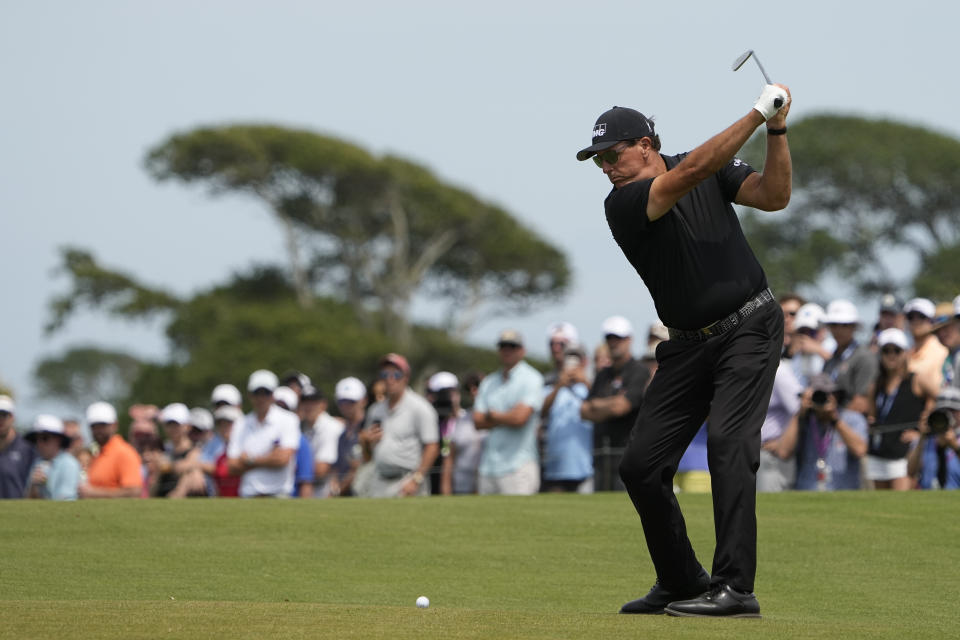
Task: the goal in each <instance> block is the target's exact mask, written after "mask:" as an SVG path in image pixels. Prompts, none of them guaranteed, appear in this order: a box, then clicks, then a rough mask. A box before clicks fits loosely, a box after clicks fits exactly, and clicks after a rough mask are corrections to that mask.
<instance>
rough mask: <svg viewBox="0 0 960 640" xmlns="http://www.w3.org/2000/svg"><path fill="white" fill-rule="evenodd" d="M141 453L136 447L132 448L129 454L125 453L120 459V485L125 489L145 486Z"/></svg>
mask: <svg viewBox="0 0 960 640" xmlns="http://www.w3.org/2000/svg"><path fill="white" fill-rule="evenodd" d="M141 464H142V463H141V461H140V454H139V453H137V452H136V450H135V449H132V448H131V449H130V453H129V455H124V456H123V457H121V458H120V459H119V460H118V466H119V467H120V469H119V471H120V486H121V487H123V488H124V489H131V488H133V487H136V488H138V489H139V488H140V487H142V486H143V473H142V469H141Z"/></svg>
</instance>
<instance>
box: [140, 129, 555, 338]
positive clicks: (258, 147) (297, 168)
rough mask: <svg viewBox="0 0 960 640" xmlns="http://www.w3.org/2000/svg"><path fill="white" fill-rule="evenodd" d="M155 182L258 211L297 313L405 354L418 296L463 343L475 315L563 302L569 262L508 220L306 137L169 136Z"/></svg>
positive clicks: (158, 156) (450, 189) (428, 179)
mask: <svg viewBox="0 0 960 640" xmlns="http://www.w3.org/2000/svg"><path fill="white" fill-rule="evenodd" d="M146 166H147V170H148V171H149V172H150V174H151V175H153V176H154V177H155V178H156V179H158V180H174V179H175V180H179V181H182V182H185V183H200V184H204V185H206V186H207V187H208V188H209V190H210V193H212V194H221V193H224V192H237V193H242V194H247V195H249V196H251V197H253V198H255V199H257V200H259V201H260V202H262V203H263V204H264V205H265V207H266V209H267V210H268V211H269V212H270V213H271V214H272V215H273V216H274V217H275V218H276V220H277V221H278V222H279V223H280V224H281V226H282V228H283V230H284V234H285V238H286V244H287V249H288V255H289V264H290V273H291V281H292V283H293V287H294V290H295V291H296V295H297V300H298V302H299V304H300V305H301V306H302V307H308V306H309V305H310V304H311V300H312V298H313V296H315V295H317V294H318V293H322V294H326V295H333V296H335V297H338V298H340V299H342V300H344V301H346V302H347V303H349V304H350V305H352V306H353V307H354V308H355V309H356V310H357V312H358V314H359V315H360V319H361V321H363V322H365V323H366V324H367V325H368V326H369V325H371V323H372V322H373V320H374V316H375V315H376V317H378V318H379V321H380V325H379V326H380V328H381V329H382V330H383V331H384V332H385V333H386V334H387V335H388V336H390V337H391V338H394V339H396V340H398V342H399V343H400V344H402V345H408V344H410V333H409V332H410V322H411V320H410V305H411V303H412V301H413V299H414V297H415V295H417V294H423V295H428V296H431V297H432V299H434V300H442V301H444V302H445V303H446V307H447V310H448V311H447V316H448V317H449V318H450V320H449V322H448V327H449V328H454V329H458V330H459V331H458V334H459V335H463V333H464V332H465V330H466V329H467V328H469V326H470V324H471V323H472V322H473V320H474V319H475V317H476V316H477V314H478V313H480V309H481V308H484V307H485V308H486V309H488V310H495V311H496V312H500V313H503V312H517V311H522V310H525V309H528V308H529V307H530V306H531V305H534V304H537V303H541V302H544V301H547V300H552V299H555V298H558V297H559V296H561V295H562V294H563V293H565V291H566V289H567V287H568V286H569V281H570V272H569V267H568V265H567V260H566V257H565V256H564V254H563V253H562V252H561V251H560V250H559V249H557V248H555V247H554V246H552V245H551V244H550V243H548V242H547V241H546V240H544V239H543V238H541V237H540V236H539V235H538V234H537V233H535V232H534V231H532V230H531V229H529V228H527V227H525V226H524V225H522V224H521V223H520V222H519V221H517V220H516V219H515V218H514V217H512V216H511V215H510V214H509V213H508V212H507V211H506V210H504V209H503V208H501V207H499V206H496V205H494V204H491V203H488V202H485V201H483V200H481V199H479V198H477V197H476V196H474V195H472V194H471V193H469V192H467V191H465V190H464V189H461V188H459V187H455V186H451V185H449V184H446V183H444V182H443V181H441V180H439V179H438V178H437V177H436V176H434V175H433V174H432V173H431V172H430V171H429V170H427V169H426V168H424V167H422V166H420V165H417V164H415V163H413V162H410V161H408V160H405V159H402V158H399V157H397V156H393V155H386V156H382V157H377V156H374V155H373V154H371V153H369V152H367V151H366V150H364V149H362V148H360V147H358V146H356V145H353V144H350V143H348V142H345V141H342V140H339V139H337V138H333V137H330V136H325V135H320V134H318V133H314V132H311V131H303V130H294V129H287V128H283V127H277V126H255V125H237V126H228V127H214V128H201V129H196V130H193V131H190V132H187V133H184V134H180V135H174V136H171V137H170V138H169V139H167V140H166V141H164V142H163V143H161V144H160V145H158V146H157V147H155V148H154V149H152V150H151V151H150V152H149V154H148V156H147V159H146Z"/></svg>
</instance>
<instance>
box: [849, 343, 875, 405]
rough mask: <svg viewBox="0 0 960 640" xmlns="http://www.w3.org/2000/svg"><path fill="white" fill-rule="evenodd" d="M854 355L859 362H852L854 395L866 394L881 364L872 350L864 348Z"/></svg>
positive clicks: (851, 382) (851, 376)
mask: <svg viewBox="0 0 960 640" xmlns="http://www.w3.org/2000/svg"><path fill="white" fill-rule="evenodd" d="M854 357H856V358H857V360H858V362H855V363H854V362H851V363H850V386H851V387H852V388H853V393H854V395H858V396H864V395H867V391H869V389H870V383H871V382H873V381H874V380H875V379H876V377H877V373H878V371H877V369H878V368H879V366H878V363H877V359H876V357H875V356H874V355H873V354H872V353H871V352H870V351H867V350H864V351H863V352H861V353H859V354H857V355H856V356H854ZM848 400H849V398H848Z"/></svg>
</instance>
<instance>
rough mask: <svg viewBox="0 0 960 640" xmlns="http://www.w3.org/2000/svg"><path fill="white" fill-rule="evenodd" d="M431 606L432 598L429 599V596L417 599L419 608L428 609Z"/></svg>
mask: <svg viewBox="0 0 960 640" xmlns="http://www.w3.org/2000/svg"><path fill="white" fill-rule="evenodd" d="M429 606H430V598H428V597H427V596H420V597H419V598H417V608H419V609H426V608H427V607H429Z"/></svg>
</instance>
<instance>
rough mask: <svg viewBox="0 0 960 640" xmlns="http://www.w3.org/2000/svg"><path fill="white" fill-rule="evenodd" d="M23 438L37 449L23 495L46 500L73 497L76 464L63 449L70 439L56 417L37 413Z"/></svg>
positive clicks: (77, 473)
mask: <svg viewBox="0 0 960 640" xmlns="http://www.w3.org/2000/svg"><path fill="white" fill-rule="evenodd" d="M26 440H28V441H29V442H31V443H32V444H33V445H34V446H35V447H36V448H37V454H38V457H37V460H36V461H35V462H34V463H33V469H32V470H31V471H30V487H29V489H28V490H27V496H28V497H30V498H45V499H47V500H76V499H77V487H79V486H80V463H79V462H78V461H77V459H76V458H74V457H73V456H72V455H71V454H70V453H69V452H68V451H67V448H68V447H69V446H70V438H69V437H67V435H66V433H65V432H64V428H63V422H62V421H61V420H60V418H57V417H55V416H50V415H39V416H37V419H36V420H35V421H34V423H33V429H32V430H31V431H30V433H28V434H27V436H26Z"/></svg>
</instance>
